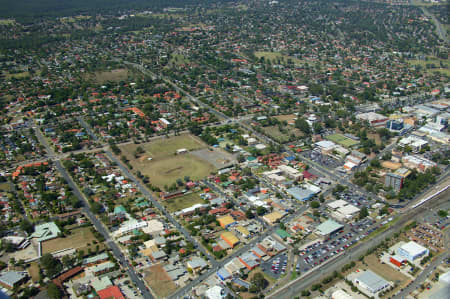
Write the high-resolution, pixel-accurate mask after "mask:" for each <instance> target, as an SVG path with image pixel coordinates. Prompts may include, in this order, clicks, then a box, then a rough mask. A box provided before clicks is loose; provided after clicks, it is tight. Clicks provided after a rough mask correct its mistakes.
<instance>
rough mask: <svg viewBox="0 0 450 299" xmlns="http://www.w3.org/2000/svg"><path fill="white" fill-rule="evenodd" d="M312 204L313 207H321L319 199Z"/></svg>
mask: <svg viewBox="0 0 450 299" xmlns="http://www.w3.org/2000/svg"><path fill="white" fill-rule="evenodd" d="M310 206H311V208H313V209H318V208H319V207H320V203H319V202H318V201H312V202H311V204H310Z"/></svg>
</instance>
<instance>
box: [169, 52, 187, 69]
mask: <svg viewBox="0 0 450 299" xmlns="http://www.w3.org/2000/svg"><path fill="white" fill-rule="evenodd" d="M188 63H189V59H188V58H186V56H184V55H182V54H173V55H171V56H170V60H169V63H168V64H167V67H168V66H169V65H172V66H173V65H182V64H188Z"/></svg>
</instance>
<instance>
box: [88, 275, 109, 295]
mask: <svg viewBox="0 0 450 299" xmlns="http://www.w3.org/2000/svg"><path fill="white" fill-rule="evenodd" d="M91 285H92V287H93V288H94V289H95V291H96V292H98V291H101V290H104V289H106V288H107V287H109V286H112V282H111V279H109V277H108V276H103V277H101V278H97V277H96V279H93V280H92V282H91Z"/></svg>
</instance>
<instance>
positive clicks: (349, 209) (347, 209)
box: [338, 204, 359, 216]
mask: <svg viewBox="0 0 450 299" xmlns="http://www.w3.org/2000/svg"><path fill="white" fill-rule="evenodd" d="M338 211H339V213H341V214H342V215H346V216H348V215H353V214H355V213H358V212H359V208H357V207H355V206H354V205H350V204H349V205H346V206H343V207H340V208H339V209H338Z"/></svg>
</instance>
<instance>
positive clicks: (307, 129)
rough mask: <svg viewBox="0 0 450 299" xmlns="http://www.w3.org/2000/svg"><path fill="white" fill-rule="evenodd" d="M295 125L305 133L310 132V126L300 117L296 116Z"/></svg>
mask: <svg viewBox="0 0 450 299" xmlns="http://www.w3.org/2000/svg"><path fill="white" fill-rule="evenodd" d="M295 127H296V128H298V129H300V131H302V132H303V133H304V134H305V135H310V134H311V127H310V126H309V124H308V122H307V121H306V120H305V119H304V118H302V117H299V118H297V120H296V121H295Z"/></svg>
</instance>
